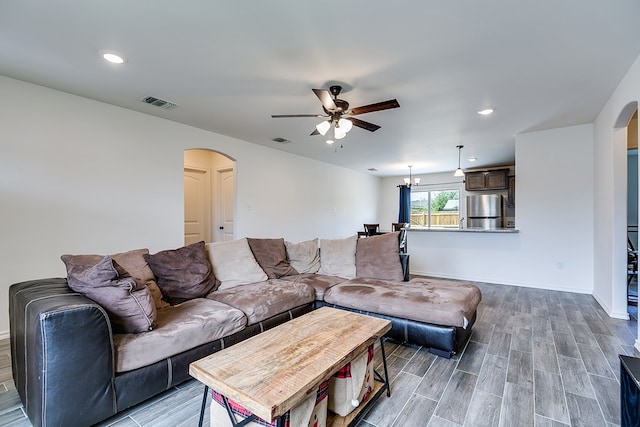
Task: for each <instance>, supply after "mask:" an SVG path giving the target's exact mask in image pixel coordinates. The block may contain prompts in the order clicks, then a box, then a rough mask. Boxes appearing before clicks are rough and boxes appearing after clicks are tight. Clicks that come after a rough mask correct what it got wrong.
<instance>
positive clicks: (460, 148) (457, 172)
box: [453, 145, 464, 176]
mask: <svg viewBox="0 0 640 427" xmlns="http://www.w3.org/2000/svg"><path fill="white" fill-rule="evenodd" d="M462 147H464V145H457V146H456V148H457V149H458V169H456V171H455V173H454V174H453V176H464V172H462V169H460V151H462Z"/></svg>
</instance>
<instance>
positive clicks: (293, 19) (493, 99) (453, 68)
mask: <svg viewBox="0 0 640 427" xmlns="http://www.w3.org/2000/svg"><path fill="white" fill-rule="evenodd" d="M101 49H108V50H114V51H117V52H120V53H121V54H123V55H124V56H125V57H126V58H127V62H126V63H125V64H123V65H121V66H115V65H113V64H109V63H106V62H105V61H104V60H103V59H102V58H100V57H99V55H98V51H99V50H101ZM639 54H640V2H639V1H637V0H586V1H585V0H535V1H528V2H522V1H513V0H486V1H478V0H449V1H446V0H439V1H433V0H423V1H403V0H398V1H373V0H366V1H365V0H347V1H345V0H343V1H339V2H338V1H334V0H328V1H323V2H313V3H312V2H307V1H304V0H291V1H284V0H269V1H257V0H256V1H240V0H235V1H234V0H214V1H211V0H207V1H204V0H203V1H194V0H183V1H169V0H110V1H86V0H75V1H74V0H56V1H47V0H41V1H33V0H2V1H0V74H3V75H6V76H9V77H13V78H17V79H21V80H24V81H27V82H33V83H37V84H40V85H43V86H47V87H51V88H54V89H59V90H62V91H65V92H69V93H73V94H77V95H81V96H84V97H87V98H91V99H95V100H99V101H103V102H106V103H109V104H114V105H118V106H122V107H125V108H130V109H132V110H136V111H141V112H144V113H148V114H151V115H154V116H158V117H163V118H166V119H169V120H173V121H176V122H180V123H185V124H188V125H191V126H195V127H198V128H203V129H208V130H211V131H213V132H217V133H220V134H224V135H229V136H232V137H235V138H239V139H242V140H246V141H250V142H253V143H256V144H262V145H266V146H269V147H274V148H277V149H279V150H283V151H288V152H291V153H296V154H299V155H301V156H305V157H310V158H314V159H317V160H320V161H324V162H328V163H333V164H336V165H339V166H344V167H346V168H351V169H354V170H357V171H362V172H367V169H368V168H376V169H378V172H371V173H373V174H375V175H377V176H394V175H405V174H407V171H408V169H407V165H409V164H412V165H414V167H413V173H414V174H417V173H431V172H443V171H452V170H453V169H455V168H456V166H457V155H458V153H457V149H456V145H459V144H462V145H464V149H463V150H462V167H463V169H464V168H469V167H484V166H494V165H504V164H510V163H513V162H514V136H515V135H516V134H517V133H520V132H525V131H531V130H540V129H547V128H554V127H560V126H568V125H575V124H584V123H590V122H592V121H593V120H594V119H595V117H596V115H597V113H598V112H599V111H600V109H601V108H602V107H603V105H604V103H605V102H606V101H607V99H608V98H609V96H610V95H611V93H612V92H613V90H614V89H615V87H616V86H617V85H618V83H619V82H620V80H621V78H622V77H623V76H624V74H625V72H626V71H627V70H628V68H629V66H630V65H631V64H632V62H633V61H634V60H635V59H636V58H637V57H638V55H639ZM336 82H337V83H340V84H342V85H343V86H344V87H345V90H344V91H343V94H342V95H341V96H340V98H342V99H345V100H347V101H348V102H349V103H350V104H351V107H356V106H360V105H365V104H371V103H375V102H379V101H384V100H387V99H392V98H396V99H397V100H398V102H399V103H400V108H398V109H393V110H386V111H378V112H374V113H369V114H365V115H360V116H358V118H360V119H363V120H366V121H369V122H372V123H375V124H378V125H380V126H382V128H381V129H379V130H378V131H376V132H375V133H370V132H368V131H365V130H363V129H359V128H354V129H353V130H352V131H351V132H350V133H349V134H348V135H347V137H346V138H345V139H343V140H342V141H340V142H342V143H343V146H344V148H342V149H338V150H336V149H335V147H336V146H337V144H336V145H334V147H332V146H328V145H327V144H326V143H325V142H324V138H323V137H321V136H309V134H310V133H311V131H313V129H314V126H315V124H316V123H318V122H319V120H320V119H315V118H293V119H272V118H271V114H314V113H318V114H322V109H321V105H320V102H319V100H318V99H317V98H316V96H315V95H314V94H313V92H312V91H311V89H312V88H320V89H326V88H328V86H329V84H331V83H336ZM146 95H152V96H155V97H158V98H162V99H166V100H168V101H171V102H175V103H177V104H179V107H178V108H177V109H174V110H171V111H165V110H163V109H160V108H157V107H152V106H149V105H146V104H143V103H141V102H139V99H140V98H142V97H143V96H146ZM485 106H491V107H494V108H495V109H496V111H495V113H494V114H493V115H491V116H488V117H483V116H479V115H478V114H476V111H477V110H479V109H481V108H483V107H485ZM274 137H283V138H286V139H288V140H291V143H289V144H278V143H275V142H273V141H272V139H273V138H274ZM471 156H475V157H477V158H478V161H477V162H475V163H470V162H468V161H467V160H466V159H467V158H468V157H471ZM367 173H368V172H367Z"/></svg>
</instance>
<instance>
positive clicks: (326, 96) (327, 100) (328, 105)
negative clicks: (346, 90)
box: [311, 89, 338, 111]
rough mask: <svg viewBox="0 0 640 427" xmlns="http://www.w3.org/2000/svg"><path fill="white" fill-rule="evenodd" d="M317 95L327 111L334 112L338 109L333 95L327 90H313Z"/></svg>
mask: <svg viewBox="0 0 640 427" xmlns="http://www.w3.org/2000/svg"><path fill="white" fill-rule="evenodd" d="M311 90H312V91H313V93H315V94H316V96H317V97H318V99H319V100H320V102H322V106H323V107H324V109H325V110H329V111H333V110H336V109H338V107H337V106H336V103H335V102H333V98H332V97H331V94H330V93H329V91H328V90H326V89H311Z"/></svg>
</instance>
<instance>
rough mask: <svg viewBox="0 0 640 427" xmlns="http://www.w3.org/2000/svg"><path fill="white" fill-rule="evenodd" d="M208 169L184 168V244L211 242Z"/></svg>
mask: <svg viewBox="0 0 640 427" xmlns="http://www.w3.org/2000/svg"><path fill="white" fill-rule="evenodd" d="M210 181H211V180H210V179H209V172H208V171H206V170H200V169H192V168H185V169H184V244H185V245H189V244H191V243H195V242H199V241H201V240H204V241H205V242H209V241H210V239H209V236H210V231H209V230H210V229H211V219H210V218H211V214H210V212H211V208H210V206H211V184H210Z"/></svg>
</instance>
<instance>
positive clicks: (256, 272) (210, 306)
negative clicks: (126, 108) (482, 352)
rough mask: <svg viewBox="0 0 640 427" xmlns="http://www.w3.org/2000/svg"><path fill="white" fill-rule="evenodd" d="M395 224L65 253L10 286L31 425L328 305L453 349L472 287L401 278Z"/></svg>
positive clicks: (83, 420)
mask: <svg viewBox="0 0 640 427" xmlns="http://www.w3.org/2000/svg"><path fill="white" fill-rule="evenodd" d="M398 238H399V232H396V233H388V234H385V235H381V236H375V237H368V238H363V239H358V238H357V237H356V236H352V237H349V238H345V239H323V240H321V241H320V242H318V239H314V240H309V241H306V242H300V243H290V242H285V241H284V240H283V239H247V238H245V239H239V240H235V241H232V242H221V243H211V244H206V245H205V244H204V242H199V243H195V244H192V245H188V246H184V247H182V248H178V249H173V250H166V251H161V252H158V253H156V254H150V253H149V251H148V250H146V249H138V250H132V251H129V252H125V253H120V254H115V255H112V256H109V255H107V256H103V255H64V256H62V260H63V261H64V263H65V265H66V269H67V278H51V279H41V280H33V281H28V282H23V283H17V284H14V285H12V286H11V287H10V290H9V301H10V307H9V314H10V329H11V330H10V338H11V356H12V368H13V378H14V381H15V384H16V388H17V391H18V393H19V395H20V398H21V400H22V402H23V405H24V408H25V412H26V413H27V415H28V417H29V419H30V420H31V422H32V423H33V424H34V425H35V426H84V425H91V424H95V423H97V422H99V421H102V420H104V419H106V418H109V417H111V416H112V415H114V414H116V413H118V412H120V411H122V410H124V409H126V408H128V407H131V406H132V405H136V404H138V403H140V402H142V401H144V400H146V399H148V398H150V397H152V396H154V395H156V394H158V393H161V392H163V391H165V390H167V389H169V388H171V387H172V386H174V385H177V384H180V383H182V382H184V381H185V380H187V379H189V375H188V366H189V364H190V363H191V362H193V361H195V360H197V359H199V358H202V357H204V356H207V355H209V354H211V353H213V352H216V351H219V350H220V349H222V348H225V347H227V346H230V345H233V344H234V343H236V342H239V341H241V340H244V339H246V338H248V337H250V336H253V335H255V334H258V333H260V332H262V331H264V330H267V329H269V328H272V327H274V326H276V325H278V324H281V323H283V322H286V321H288V320H290V319H292V318H294V317H298V316H300V315H303V314H305V313H307V312H309V311H311V310H314V309H316V308H318V307H320V306H323V305H329V306H332V307H338V308H341V309H345V310H352V311H356V312H360V313H365V314H370V315H374V316H378V317H383V318H387V319H390V320H391V321H392V330H391V331H390V332H389V336H390V337H392V338H396V339H399V340H401V341H407V342H412V343H415V344H418V345H423V346H426V347H428V348H429V349H430V351H432V352H434V353H436V354H438V355H440V356H445V357H450V356H451V355H452V354H454V353H456V352H457V351H460V349H461V348H462V347H463V346H464V344H465V343H466V341H467V340H468V338H469V336H470V333H471V327H472V326H473V323H474V321H475V316H476V308H477V306H478V304H479V302H480V299H481V295H480V291H479V289H478V288H477V287H475V286H473V285H472V284H470V283H465V282H458V281H451V280H437V279H413V280H410V281H407V279H408V255H407V254H400V253H399V251H398Z"/></svg>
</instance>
